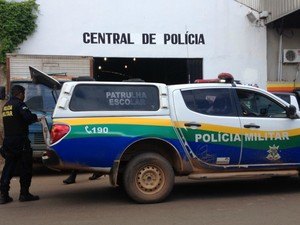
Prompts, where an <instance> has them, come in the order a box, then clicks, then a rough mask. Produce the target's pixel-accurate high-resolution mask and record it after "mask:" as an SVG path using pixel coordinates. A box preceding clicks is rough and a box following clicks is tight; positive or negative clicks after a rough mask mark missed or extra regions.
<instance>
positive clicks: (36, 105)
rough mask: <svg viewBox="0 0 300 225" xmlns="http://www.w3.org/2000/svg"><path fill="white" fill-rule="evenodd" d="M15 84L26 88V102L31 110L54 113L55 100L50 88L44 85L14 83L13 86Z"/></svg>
mask: <svg viewBox="0 0 300 225" xmlns="http://www.w3.org/2000/svg"><path fill="white" fill-rule="evenodd" d="M15 84H18V85H21V86H23V87H24V88H25V90H26V91H25V99H24V102H25V103H26V105H27V106H28V108H29V109H30V110H34V111H43V112H53V110H54V107H55V100H54V97H53V94H52V90H51V89H50V88H48V87H46V86H44V85H42V84H33V83H27V82H14V83H13V85H15Z"/></svg>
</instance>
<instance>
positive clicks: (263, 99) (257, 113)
mask: <svg viewBox="0 0 300 225" xmlns="http://www.w3.org/2000/svg"><path fill="white" fill-rule="evenodd" d="M237 95H238V98H239V101H240V107H241V111H242V116H245V117H274V118H285V117H287V115H286V111H285V109H284V107H283V106H281V105H279V104H278V103H276V102H275V101H273V100H272V99H269V98H268V97H267V96H264V95H262V94H260V93H257V92H253V91H248V90H237Z"/></svg>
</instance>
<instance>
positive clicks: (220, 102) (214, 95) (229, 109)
mask: <svg viewBox="0 0 300 225" xmlns="http://www.w3.org/2000/svg"><path fill="white" fill-rule="evenodd" d="M182 96H183V99H184V102H185V104H186V106H187V107H188V108H189V109H190V110H192V111H194V112H198V113H202V114H207V115H214V116H237V113H236V109H235V107H234V104H233V100H232V97H231V94H230V90H229V89H215V88H212V89H196V90H187V91H182Z"/></svg>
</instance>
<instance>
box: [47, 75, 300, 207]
mask: <svg viewBox="0 0 300 225" xmlns="http://www.w3.org/2000/svg"><path fill="white" fill-rule="evenodd" d="M222 81H223V79H217V80H216V81H215V82H213V81H211V80H210V81H209V83H205V81H204V82H202V83H194V84H181V85H171V86H167V85H165V84H160V83H146V82H135V83H132V82H82V81H79V82H66V83H64V85H63V87H62V89H61V93H60V96H59V99H58V102H57V104H56V107H55V110H54V113H53V126H52V129H51V143H50V144H49V150H48V151H47V152H46V153H45V155H44V156H43V161H44V163H45V164H46V165H48V166H49V167H52V168H58V169H64V168H76V169H81V170H87V171H98V172H102V173H104V174H109V176H110V180H111V183H112V185H115V186H116V185H119V186H121V187H123V188H124V189H125V190H126V192H127V193H128V195H129V196H130V197H131V198H132V199H133V200H135V201H136V202H139V203H154V202H160V201H163V200H164V199H165V198H166V197H167V196H168V195H169V194H170V192H171V190H172V187H173V185H174V180H175V179H174V177H175V176H188V177H189V178H190V179H210V178H211V179H218V178H222V179H224V178H241V177H243V178H244V177H245V178H247V177H255V176H257V177H261V176H270V177H272V176H294V175H295V176H298V173H299V169H300V119H299V115H298V114H297V113H298V112H296V109H295V107H294V106H292V105H290V104H288V103H286V102H285V101H283V100H281V99H280V98H278V97H276V96H275V95H273V94H271V93H269V92H266V91H264V90H261V89H259V88H255V87H249V86H243V85H237V84H235V83H234V82H232V79H227V80H225V82H222Z"/></svg>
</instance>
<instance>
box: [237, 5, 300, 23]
mask: <svg viewBox="0 0 300 225" xmlns="http://www.w3.org/2000/svg"><path fill="white" fill-rule="evenodd" d="M236 1H237V2H240V3H242V4H244V5H247V6H249V7H251V8H253V9H255V10H257V11H268V12H270V13H271V14H270V15H269V17H268V20H267V22H272V21H274V20H276V19H278V18H280V17H282V16H284V15H287V14H289V13H292V12H294V11H296V10H299V9H300V0H236Z"/></svg>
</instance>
